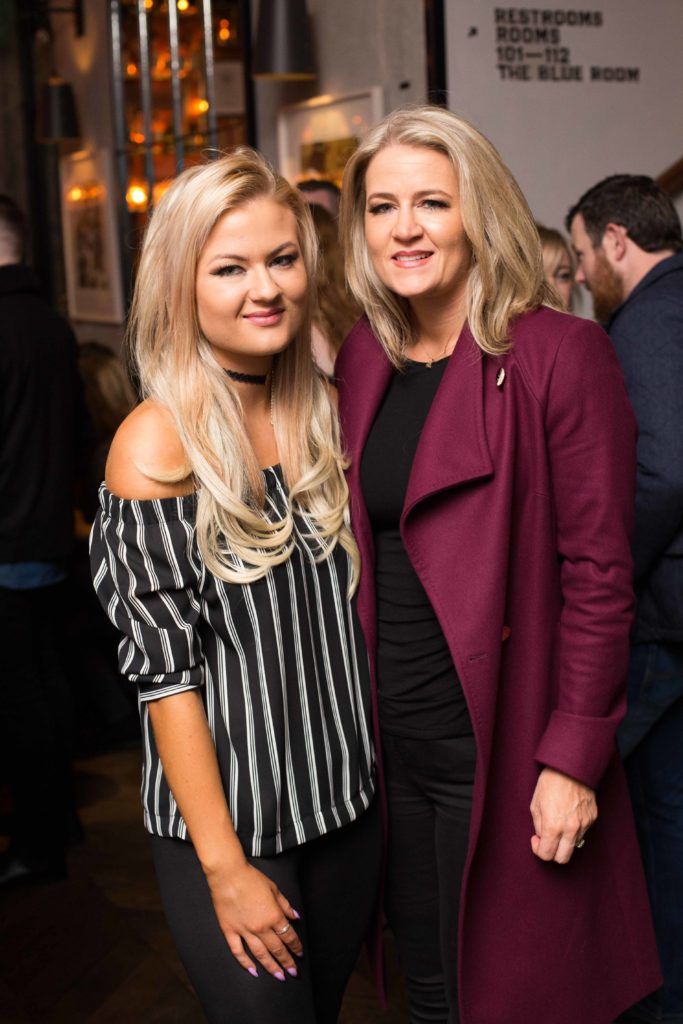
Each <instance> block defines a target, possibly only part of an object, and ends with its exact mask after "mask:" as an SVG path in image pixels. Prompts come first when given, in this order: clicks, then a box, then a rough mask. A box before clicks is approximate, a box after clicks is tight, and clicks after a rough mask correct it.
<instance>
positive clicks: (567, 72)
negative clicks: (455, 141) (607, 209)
mask: <svg viewBox="0 0 683 1024" xmlns="http://www.w3.org/2000/svg"><path fill="white" fill-rule="evenodd" d="M682 40H683V2H681V0H647V3H645V2H643V0H599V2H596V3H594V4H588V5H586V6H585V7H584V6H579V7H571V6H568V5H566V4H560V3H556V2H550V3H546V4H544V5H541V4H539V5H534V4H529V3H525V4H514V5H513V4H507V3H495V2H492V0H446V47H447V73H448V93H449V105H450V107H451V109H453V110H455V111H457V112H458V113H461V114H463V115H464V116H465V117H468V118H469V119H470V120H471V121H473V122H474V123H475V124H476V125H477V127H479V128H480V129H481V130H482V131H483V132H484V134H485V135H487V136H488V137H489V138H490V139H491V141H492V142H493V143H494V145H495V146H496V147H497V148H498V150H499V151H500V153H501V155H502V156H503V159H504V160H505V161H506V163H507V164H508V165H509V167H510V169H511V170H512V172H513V173H514V174H515V176H516V177H517V179H518V180H519V182H520V185H521V186H522V188H523V189H524V191H525V193H526V196H527V198H528V200H529V203H530V205H531V207H532V210H533V212H534V214H535V215H536V217H537V218H538V219H539V220H541V221H543V222H545V223H547V224H550V225H552V226H561V224H562V220H563V217H564V214H565V213H566V211H567V208H568V207H569V205H570V204H572V203H573V202H574V201H575V200H576V199H577V198H578V197H579V196H580V195H581V193H582V192H584V191H585V189H587V188H588V187H589V186H590V185H592V184H594V183H595V182H597V181H599V180H600V179H601V178H604V177H606V176H607V175H608V174H614V173H618V172H632V173H641V174H650V175H652V176H653V177H656V176H657V175H659V174H661V173H662V171H664V170H665V169H666V168H667V167H669V166H670V165H671V164H672V163H674V162H675V161H676V160H678V159H679V158H680V157H681V156H683V59H682V58H681V48H682Z"/></svg>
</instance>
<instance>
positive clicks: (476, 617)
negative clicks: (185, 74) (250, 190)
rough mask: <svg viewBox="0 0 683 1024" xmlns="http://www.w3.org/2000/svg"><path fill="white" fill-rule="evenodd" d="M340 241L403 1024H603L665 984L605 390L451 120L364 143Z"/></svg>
mask: <svg viewBox="0 0 683 1024" xmlns="http://www.w3.org/2000/svg"><path fill="white" fill-rule="evenodd" d="M341 224H342V239H343V243H344V246H345V250H346V253H347V258H348V276H349V283H350V286H351V290H352V291H353V293H354V295H355V297H356V299H357V300H358V302H359V303H360V304H361V305H362V306H363V307H364V309H365V311H366V314H367V319H364V320H362V321H361V322H360V324H359V325H358V326H357V327H356V328H355V329H354V330H353V331H352V332H351V335H350V336H349V338H348V339H347V340H346V342H345V343H344V346H343V348H342V350H341V352H340V354H339V358H338V360H337V367H336V376H337V379H338V382H339V401H340V414H341V418H342V425H343V430H344V437H345V442H346V445H347V448H348V451H349V456H350V460H351V465H350V468H349V472H348V479H349V486H350V490H351V507H352V523H353V527H354V532H355V536H356V537H357V540H358V544H359V548H360V551H361V556H362V565H363V572H362V575H361V583H360V590H359V598H358V610H359V615H360V618H361V622H362V624H363V628H364V631H365V636H366V640H367V642H368V647H369V650H370V654H371V662H372V665H373V669H374V682H375V686H374V695H375V702H376V703H375V709H376V719H377V723H378V732H377V746H378V752H379V751H380V750H381V753H382V757H383V767H384V772H383V774H384V784H385V790H386V798H387V811H388V825H389V831H388V840H389V847H388V866H387V879H386V896H387V899H386V910H387V915H388V918H389V922H390V924H391V926H392V929H393V930H394V932H395V935H396V939H397V944H398V949H399V953H400V957H401V962H402V965H403V970H404V972H405V977H406V985H407V990H408V995H409V1000H410V1020H411V1024H423V1022H424V1024H426V1022H428V1021H429V1022H439V1024H447V1022H448V1024H455V1022H458V1021H459V1022H460V1024H529V1022H530V1021H542V1022H543V1024H577V1022H579V1021H580V1022H581V1024H611V1022H612V1021H613V1020H614V1018H615V1017H616V1016H617V1015H618V1013H619V1012H620V1011H621V1010H623V1009H625V1008H626V1007H628V1006H630V1005H631V1004H632V1003H633V1002H634V1001H635V1000H637V999H638V998H640V997H641V996H642V995H644V994H645V993H646V992H649V991H651V990H652V989H654V988H656V987H657V986H658V984H659V971H658V966H657V955H656V948H655V944H654V937H653V934H652V926H651V921H650V913H649V908H648V903H647V893H646V890H645V886H644V880H643V875H642V867H641V864H640V854H639V849H638V846H637V842H636V838H635V834H634V829H633V821H632V815H631V810H630V805H629V797H628V793H627V790H626V786H625V781H624V774H623V769H622V766H621V763H620V760H619V757H618V755H617V752H616V747H615V740H614V737H615V731H616V728H617V725H618V723H619V721H620V719H621V717H622V715H623V713H624V710H625V681H626V669H627V664H628V651H629V628H630V624H631V617H632V608H633V594H632V587H631V555H630V545H629V531H630V527H631V523H632V518H633V490H634V476H635V423H634V420H633V415H632V413H631V410H630V407H629V403H628V399H627V397H626V391H625V388H624V383H623V378H622V374H621V371H620V369H619V366H618V364H617V361H616V358H615V355H614V352H613V349H612V345H611V343H610V341H609V339H608V338H607V336H606V335H605V334H604V332H603V331H602V330H601V329H600V328H599V327H597V326H596V325H595V324H593V323H590V322H588V321H586V320H580V319H578V318H575V317H572V316H568V315H567V314H565V313H561V312H558V311H557V309H556V308H553V306H554V305H555V302H556V300H555V297H554V293H553V292H552V291H551V290H550V288H549V287H548V285H547V283H546V282H545V280H544V276H543V267H542V261H541V251H540V245H539V240H538V234H537V231H536V228H535V226H534V223H533V220H532V218H531V214H530V212H529V208H528V206H527V204H526V201H525V200H524V197H523V196H522V193H521V191H520V189H519V187H518V185H517V184H516V182H515V181H514V179H513V177H512V175H511V174H510V172H509V170H508V169H507V168H506V167H505V165H504V164H503V163H502V161H501V159H500V157H499V155H498V153H497V152H496V150H495V149H494V148H493V146H492V145H491V144H490V143H489V142H488V141H487V140H486V139H485V138H484V137H483V136H482V135H481V134H480V133H479V132H478V131H476V129H474V128H473V127H472V126H471V125H470V124H468V123H467V122H466V121H464V120H463V119H462V118H460V117H457V116H456V115H455V114H452V113H450V112H449V111H447V110H444V109H441V108H430V107H423V108H417V109H409V110H399V111H395V112H394V113H393V114H390V115H389V116H388V117H387V118H385V120H384V121H383V122H382V123H380V124H379V125H377V126H376V127H375V128H372V129H371V130H370V131H369V133H368V134H367V135H366V137H365V138H364V139H363V141H362V142H361V144H360V146H359V148H358V149H357V150H356V152H355V153H354V155H353V156H352V157H351V159H350V161H349V163H348V165H347V168H346V171H345V177H344V188H343V199H342V212H341ZM380 767H381V765H380ZM598 807H599V808H600V818H599V819H598Z"/></svg>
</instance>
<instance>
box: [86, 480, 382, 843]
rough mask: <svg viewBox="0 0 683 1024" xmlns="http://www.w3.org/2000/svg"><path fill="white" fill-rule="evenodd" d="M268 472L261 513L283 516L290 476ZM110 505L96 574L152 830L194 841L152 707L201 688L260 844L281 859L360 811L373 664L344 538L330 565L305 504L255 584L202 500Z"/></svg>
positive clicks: (237, 801)
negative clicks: (139, 739)
mask: <svg viewBox="0 0 683 1024" xmlns="http://www.w3.org/2000/svg"><path fill="white" fill-rule="evenodd" d="M264 472H265V483H266V502H265V507H264V510H263V515H264V518H265V519H269V520H270V521H273V520H276V519H277V520H280V519H282V517H283V514H284V512H285V510H286V508H287V505H288V501H289V499H288V496H287V491H286V489H285V485H284V480H283V476H282V473H281V470H280V469H279V467H273V468H271V469H268V470H265V471H264ZM100 501H101V509H100V512H99V513H98V515H97V518H96V519H95V523H94V525H93V530H92V537H91V562H92V572H93V579H94V583H95V589H96V590H97V595H98V597H99V599H100V601H101V603H102V604H103V606H104V607H105V609H106V610H107V613H108V615H109V617H110V618H111V620H112V622H113V623H114V625H115V626H117V628H118V629H119V630H120V631H121V633H122V634H123V639H122V642H121V644H120V646H119V667H120V670H121V672H122V674H124V675H126V676H127V677H128V678H129V679H130V680H131V681H132V682H134V683H135V684H136V686H137V687H138V690H139V694H140V711H141V716H142V736H143V747H144V768H143V780H142V802H143V808H144V817H145V825H146V827H147V829H148V830H149V831H150V832H152V833H153V834H155V835H159V836H173V837H176V838H179V839H187V838H188V835H187V829H186V826H185V822H184V821H183V819H182V817H181V815H180V812H179V810H178V808H177V806H176V803H175V800H174V799H173V794H172V793H171V791H170V789H169V786H168V784H167V782H166V779H165V776H164V772H163V768H162V766H161V762H160V760H159V755H158V753H157V749H156V745H155V742H154V731H153V729H152V726H151V723H150V720H149V709H148V702H149V701H151V700H158V699H159V698H163V697H169V696H171V695H173V694H176V693H180V692H182V691H183V690H192V689H197V688H201V694H202V699H203V702H204V706H205V708H206V715H207V718H208V721H209V727H210V729H211V735H212V737H213V739H214V743H215V745H216V756H217V758H218V765H219V770H220V773H221V778H222V781H223V786H224V790H225V796H226V799H227V803H228V807H229V809H230V815H231V819H232V823H233V825H234V827H235V831H236V832H237V835H238V836H239V838H240V840H241V842H242V845H243V847H244V849H245V851H246V852H247V853H248V854H250V855H252V856H255V857H259V856H261V857H269V856H272V855H274V854H277V853H280V852H281V851H282V850H286V849H288V848H289V847H293V846H297V845H299V844H301V843H304V842H306V841H307V840H309V839H315V838H317V837H318V836H320V835H323V834H324V833H325V832H330V831H332V830H333V829H336V828H339V827H340V826H342V825H346V824H348V823H349V822H351V821H353V820H354V819H355V818H357V817H358V816H359V815H360V814H362V812H363V811H364V810H365V809H366V808H367V807H368V806H369V804H370V801H371V799H372V796H373V792H374V754H373V746H372V739H371V735H370V732H371V726H370V684H369V671H368V658H367V652H366V649H365V644H364V642H363V637H362V633H361V630H360V626H359V624H358V621H357V618H356V613H355V609H354V607H353V605H352V603H351V602H350V601H349V600H348V598H347V596H346V592H347V585H348V578H349V568H350V559H349V557H348V555H347V554H346V552H345V551H344V550H343V548H342V547H341V545H339V544H337V545H336V546H335V548H334V549H333V551H332V552H331V553H330V554H328V556H327V557H326V558H324V557H323V558H322V560H320V556H321V554H323V553H324V552H323V551H321V541H320V540H319V538H318V536H317V532H316V529H315V524H314V523H312V522H311V520H310V519H309V517H307V516H306V515H305V514H304V513H302V512H301V511H300V510H297V509H296V508H295V509H294V524H295V533H294V542H295V547H294V551H293V553H292V555H291V556H290V558H289V559H288V560H287V561H286V562H284V563H282V564H281V565H277V566H275V567H274V568H273V569H271V570H270V571H269V572H268V573H266V575H265V576H264V577H262V578H261V579H260V580H257V581H256V582H254V583H250V584H238V583H226V582H224V581H223V580H220V579H217V578H216V577H215V576H214V575H213V574H212V573H211V572H210V571H209V570H208V569H207V567H206V565H205V563H204V561H203V559H202V556H201V553H200V551H199V547H198V544H197V538H196V532H195V515H196V504H197V502H196V496H195V495H194V494H192V495H188V496H187V497H182V498H161V499H157V500H154V501H133V500H124V499H123V498H118V497H116V496H115V495H113V494H111V492H109V491H108V490H107V489H106V488H105V487H104V485H103V486H102V488H101V490H100ZM316 559H318V561H316Z"/></svg>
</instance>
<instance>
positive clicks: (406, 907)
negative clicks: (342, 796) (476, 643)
mask: <svg viewBox="0 0 683 1024" xmlns="http://www.w3.org/2000/svg"><path fill="white" fill-rule="evenodd" d="M382 746H383V750H384V771H385V778H386V786H387V799H388V805H389V863H388V872H387V892H386V912H387V918H388V920H389V924H390V925H391V929H392V931H393V932H394V935H395V937H396V943H397V946H398V952H399V957H400V960H401V966H402V969H403V973H404V976H405V981H406V988H407V992H408V999H409V1004H410V1024H436V1022H438V1024H458V1021H459V1020H460V1017H459V1013H458V992H457V988H458V979H457V963H458V910H459V904H460V886H461V881H462V874H463V870H464V867H465V859H466V856H467V842H468V837H469V825H470V816H471V810H472V790H473V785H474V769H475V763H476V745H475V741H474V737H473V736H464V737H454V738H449V739H440V740H430V739H424V740H423V739H406V738H404V737H398V736H386V735H385V736H384V737H383V738H382Z"/></svg>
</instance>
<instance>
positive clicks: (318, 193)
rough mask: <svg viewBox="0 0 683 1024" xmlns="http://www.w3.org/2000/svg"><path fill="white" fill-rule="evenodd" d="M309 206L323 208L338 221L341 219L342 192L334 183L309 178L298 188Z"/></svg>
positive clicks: (298, 185)
mask: <svg viewBox="0 0 683 1024" xmlns="http://www.w3.org/2000/svg"><path fill="white" fill-rule="evenodd" d="M296 187H297V188H298V189H299V191H300V192H301V193H302V194H303V197H304V199H305V200H306V202H307V203H308V204H309V206H322V207H324V208H325V209H326V210H327V212H328V213H329V214H331V216H332V217H334V219H335V220H336V219H337V218H338V217H339V202H340V199H341V191H340V190H339V188H338V187H337V186H336V185H335V184H334V182H333V181H327V180H326V179H325V178H307V179H306V180H305V181H299V182H298V183H297V186H296Z"/></svg>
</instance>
